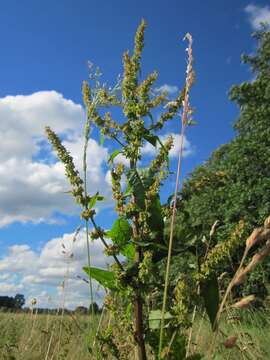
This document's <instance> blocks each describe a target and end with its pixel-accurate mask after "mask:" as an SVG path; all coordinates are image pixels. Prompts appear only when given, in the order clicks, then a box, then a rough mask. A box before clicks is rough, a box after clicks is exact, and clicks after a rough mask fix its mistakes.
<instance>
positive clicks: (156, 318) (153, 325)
mask: <svg viewBox="0 0 270 360" xmlns="http://www.w3.org/2000/svg"><path fill="white" fill-rule="evenodd" d="M161 318H162V312H161V310H152V311H150V313H149V316H148V321H149V327H150V329H152V330H154V329H159V328H160V323H161ZM172 318H173V316H172V314H170V313H169V312H166V313H165V314H164V319H165V320H170V319H172ZM165 327H166V325H165Z"/></svg>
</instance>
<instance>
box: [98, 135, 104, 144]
mask: <svg viewBox="0 0 270 360" xmlns="http://www.w3.org/2000/svg"><path fill="white" fill-rule="evenodd" d="M104 141H105V137H104V135H103V134H100V138H99V144H100V145H101V146H103V144H104Z"/></svg>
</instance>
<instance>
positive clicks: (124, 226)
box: [107, 217, 132, 248]
mask: <svg viewBox="0 0 270 360" xmlns="http://www.w3.org/2000/svg"><path fill="white" fill-rule="evenodd" d="M131 234H132V229H131V226H130V224H129V222H128V221H127V220H126V219H124V218H121V217H120V218H118V219H117V220H116V221H115V222H114V224H113V227H112V228H111V230H110V231H108V233H107V236H108V237H109V238H111V239H112V242H113V243H114V244H116V245H118V246H119V247H120V248H122V247H124V246H125V245H127V244H128V242H129V240H130V238H131Z"/></svg>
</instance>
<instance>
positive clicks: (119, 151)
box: [108, 149, 122, 164]
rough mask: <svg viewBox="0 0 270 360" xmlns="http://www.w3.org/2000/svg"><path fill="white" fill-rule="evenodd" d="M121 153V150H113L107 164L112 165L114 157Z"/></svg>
mask: <svg viewBox="0 0 270 360" xmlns="http://www.w3.org/2000/svg"><path fill="white" fill-rule="evenodd" d="M121 153H122V151H121V150H119V149H117V150H115V151H114V152H113V153H112V154H111V155H110V157H109V160H108V163H109V164H112V163H113V160H114V159H115V158H116V156H117V155H119V154H121Z"/></svg>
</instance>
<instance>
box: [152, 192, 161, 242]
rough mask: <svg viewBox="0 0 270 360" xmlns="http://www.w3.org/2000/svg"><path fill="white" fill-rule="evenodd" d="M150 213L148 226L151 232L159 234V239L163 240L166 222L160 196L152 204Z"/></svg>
mask: <svg viewBox="0 0 270 360" xmlns="http://www.w3.org/2000/svg"><path fill="white" fill-rule="evenodd" d="M149 212H150V214H151V215H150V218H149V221H148V225H149V227H150V229H151V231H152V232H154V233H157V236H158V238H161V237H162V236H163V231H164V221H163V215H162V207H161V204H160V199H159V196H156V198H155V199H154V200H153V201H152V202H151V206H150V209H149Z"/></svg>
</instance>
